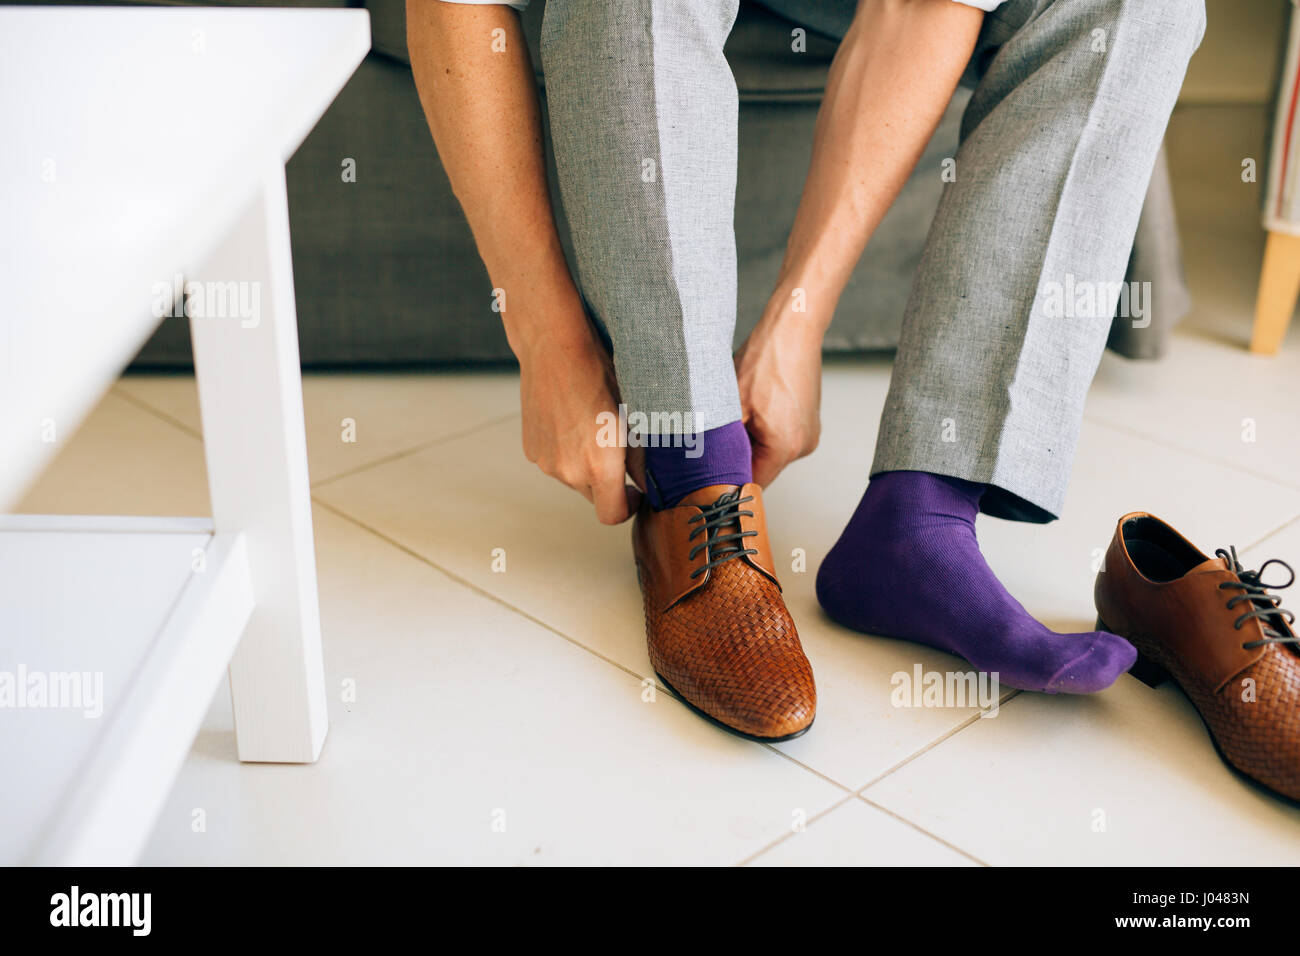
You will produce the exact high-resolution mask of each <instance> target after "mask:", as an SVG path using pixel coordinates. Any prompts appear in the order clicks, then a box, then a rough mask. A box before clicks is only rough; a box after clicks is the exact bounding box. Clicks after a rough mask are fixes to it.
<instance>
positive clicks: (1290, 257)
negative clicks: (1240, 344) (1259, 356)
mask: <svg viewBox="0 0 1300 956" xmlns="http://www.w3.org/2000/svg"><path fill="white" fill-rule="evenodd" d="M1297 294H1300V236H1293V235H1291V234H1289V233H1285V232H1270V233H1269V234H1268V244H1267V245H1266V246H1265V247H1264V267H1263V269H1262V270H1260V274H1259V294H1258V296H1257V297H1256V299H1255V328H1254V331H1253V332H1252V333H1251V337H1250V350H1251V351H1252V352H1262V353H1263V354H1265V355H1276V354H1277V350H1278V349H1279V348H1280V347H1281V345H1282V339H1283V338H1285V337H1286V328H1287V326H1288V325H1289V324H1290V323H1291V313H1292V312H1293V311H1295V303H1296V296H1297Z"/></svg>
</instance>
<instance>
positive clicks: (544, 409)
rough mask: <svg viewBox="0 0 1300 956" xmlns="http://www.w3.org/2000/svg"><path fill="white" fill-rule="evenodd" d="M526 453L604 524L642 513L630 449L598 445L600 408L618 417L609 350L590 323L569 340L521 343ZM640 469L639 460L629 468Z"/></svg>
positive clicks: (516, 351) (522, 405)
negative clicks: (582, 498)
mask: <svg viewBox="0 0 1300 956" xmlns="http://www.w3.org/2000/svg"><path fill="white" fill-rule="evenodd" d="M515 354H516V356H517V357H518V359H519V372H520V375H519V397H520V406H521V408H522V410H523V426H524V436H523V437H524V455H525V456H527V458H528V460H529V461H531V462H533V463H534V464H535V465H537V467H539V468H541V469H542V471H543V472H545V473H546V474H548V475H550V476H551V477H552V478H556V479H559V480H560V481H562V482H564V484H566V485H568V486H569V487H570V488H572V489H573V490H574V491H577V492H578V493H579V494H582V495H584V496H585V497H586V498H587V500H588V501H590V502H591V503H592V504H594V505H595V506H596V517H597V518H599V519H600V521H601V522H602V523H603V524H619V523H620V522H623V521H626V520H627V519H628V518H630V517H631V516H632V515H633V514H635V513H636V509H637V506H638V505H639V504H640V500H641V492H640V491H638V490H637V489H636V488H635V487H633V486H631V485H628V484H627V483H626V481H625V480H624V475H625V474H626V473H627V472H628V470H629V468H628V460H627V459H628V455H627V452H628V449H626V448H623V447H620V446H619V445H617V444H614V445H601V444H600V443H598V442H597V433H598V431H599V429H600V418H599V416H600V415H601V413H602V412H608V413H612V414H614V415H617V414H618V386H617V384H616V383H615V380H614V367H613V364H612V362H611V361H610V358H609V354H608V353H607V352H606V351H605V349H604V348H603V347H602V346H601V344H600V342H599V341H598V340H597V338H596V336H595V334H594V333H592V332H590V331H589V330H588V328H587V326H586V323H585V321H584V322H583V323H582V327H581V329H579V330H578V334H577V335H575V336H574V337H573V338H572V339H571V340H570V341H559V340H557V339H556V338H548V339H544V340H542V341H539V342H535V343H531V344H529V345H523V346H517V347H516V348H515ZM631 471H632V474H634V475H635V474H636V473H637V469H636V467H635V463H634V464H633V467H632V469H631Z"/></svg>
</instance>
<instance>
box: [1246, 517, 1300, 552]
mask: <svg viewBox="0 0 1300 956" xmlns="http://www.w3.org/2000/svg"><path fill="white" fill-rule="evenodd" d="M1297 522H1300V512H1298V513H1296V514H1294V515H1292V516H1291V517H1290V518H1288V519H1287V520H1286V521H1283V522H1282V523H1281V524H1280V525H1278V526H1277V527H1276V528H1274V529H1273V530H1272V531H1269V532H1267V533H1266V534H1264V535H1263V536H1262V537H1260V538H1257V539H1256V540H1254V541H1253V542H1251V543H1250V544H1248V545H1246V546H1245V547H1244V548H1242V549H1241V553H1242V554H1245V553H1246V552H1247V551H1250V550H1251V549H1252V548H1258V547H1259V546H1260V545H1261V544H1263V543H1264V542H1265V541H1267V540H1268V539H1269V538H1271V537H1273V536H1274V535H1277V534H1281V533H1282V532H1283V531H1285V530H1286V529H1287V528H1289V527H1291V526H1292V525H1294V524H1296V523H1297Z"/></svg>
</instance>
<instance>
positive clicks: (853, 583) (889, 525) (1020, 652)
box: [817, 471, 1137, 694]
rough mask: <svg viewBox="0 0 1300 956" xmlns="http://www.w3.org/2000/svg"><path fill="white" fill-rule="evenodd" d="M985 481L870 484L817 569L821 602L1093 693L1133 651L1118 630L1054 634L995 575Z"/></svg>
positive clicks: (860, 620) (1014, 682) (1026, 683)
mask: <svg viewBox="0 0 1300 956" xmlns="http://www.w3.org/2000/svg"><path fill="white" fill-rule="evenodd" d="M983 493H984V486H983V485H980V484H976V483H974V482H970V481H963V480H962V479H960V478H948V477H945V476H942V475H932V474H929V473H928V472H920V471H891V472H885V473H884V474H880V475H877V476H876V477H875V478H873V479H872V480H871V483H870V485H869V486H868V487H867V491H866V493H865V494H864V495H863V496H862V501H861V502H860V503H859V504H858V509H857V511H855V512H854V514H853V517H852V518H851V519H850V520H849V524H848V527H846V528H845V529H844V533H843V534H841V535H840V539H839V541H837V542H836V544H835V547H833V548H832V549H831V552H830V554H828V555H827V556H826V560H825V561H823V562H822V566H821V568H820V569H819V570H818V572H817V599H818V600H819V601H820V602H821V605H822V607H823V608H825V610H826V613H827V614H829V615H830V616H831V617H832V618H834V619H835V620H837V621H839V622H840V623H841V624H843V625H845V626H847V627H851V628H853V629H854V630H857V631H863V632H865V633H868V634H878V635H881V636H884V637H895V638H901V639H903V640H909V641H916V642H918V643H920V644H928V645H929V646H931V647H937V648H940V649H941V650H945V651H948V652H950V653H953V654H958V655H960V656H962V657H964V658H966V660H968V661H970V662H971V663H972V664H973V665H975V667H977V668H978V669H979V670H982V671H988V672H990V673H992V672H996V673H997V674H998V680H999V681H1000V682H1001V683H1003V684H1006V685H1007V686H1009V687H1018V688H1021V689H1022V690H1038V691H1046V692H1048V693H1070V694H1088V693H1093V692H1094V691H1098V690H1102V689H1103V688H1106V687H1109V686H1110V685H1111V684H1112V683H1114V681H1115V679H1116V678H1118V677H1119V675H1120V674H1122V673H1124V672H1125V671H1126V670H1128V669H1129V667H1131V666H1132V664H1133V660H1134V658H1135V656H1136V654H1137V652H1136V651H1135V650H1134V649H1133V646H1132V645H1131V644H1129V643H1128V641H1126V640H1124V639H1123V638H1121V637H1116V636H1115V635H1114V634H1105V633H1101V632H1091V633H1087V634H1057V633H1056V632H1054V631H1051V630H1048V629H1047V628H1046V627H1044V626H1043V625H1042V624H1039V623H1038V621H1036V620H1034V619H1033V618H1032V617H1031V616H1030V615H1029V612H1028V611H1026V610H1025V609H1024V608H1023V607H1021V605H1020V603H1019V602H1018V601H1016V599H1015V598H1013V597H1012V596H1011V595H1010V594H1009V593H1008V592H1007V590H1006V588H1004V587H1003V586H1002V583H1001V582H1000V581H998V579H997V577H996V576H995V575H994V574H993V571H992V570H991V569H990V568H989V566H988V564H987V563H986V562H985V560H984V556H983V555H982V554H981V553H980V549H979V544H978V542H977V541H976V540H975V515H976V514H977V513H978V511H979V500H980V496H981V495H982V494H983Z"/></svg>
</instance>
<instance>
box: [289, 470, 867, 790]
mask: <svg viewBox="0 0 1300 956" xmlns="http://www.w3.org/2000/svg"><path fill="white" fill-rule="evenodd" d="M312 501H314V502H315V503H316V504H318V505H320V506H321V507H322V508H324V509H325V510H326V511H329V512H330V513H332V514H334V515H336V516H338V517H340V518H342V519H344V520H345V521H348V522H351V523H352V524H354V525H356V526H357V527H358V528H361V529H362V530H364V531H366V532H368V533H369V534H371V535H374V536H375V537H376V538H378V539H379V540H380V541H383V542H384V543H386V544H389V545H392V546H393V547H394V548H397V549H398V550H399V551H401V552H402V553H403V554H406V555H408V556H409V557H412V558H414V559H415V560H417V561H419V562H421V563H423V564H426V565H428V566H429V567H431V568H433V569H434V570H435V571H438V572H439V573H440V574H442V575H444V576H445V577H446V578H448V579H449V580H451V581H454V582H455V583H457V584H460V585H462V586H464V587H466V588H468V589H469V590H471V591H473V592H475V593H476V594H479V595H481V596H483V597H485V598H488V599H489V600H491V601H492V602H493V603H495V604H498V605H500V606H501V607H503V608H505V609H506V610H508V611H511V612H513V613H515V614H517V615H519V616H520V617H522V618H524V619H525V620H527V621H530V622H532V623H533V624H536V625H537V626H538V627H542V628H545V629H546V630H548V631H550V632H551V633H552V634H555V635H556V636H557V637H560V638H562V639H563V640H565V641H567V642H568V643H569V644H571V645H573V646H574V647H577V648H579V649H581V650H584V651H586V652H587V653H589V654H591V655H592V656H593V657H595V658H597V659H598V660H602V661H604V662H605V663H606V664H609V665H611V666H613V667H615V668H617V669H618V670H620V671H622V672H623V673H625V674H627V675H628V676H630V677H633V678H635V679H636V680H637V681H645V680H650V681H653V682H654V686H655V688H656V690H657V692H660V691H661V692H663V693H664V694H666V695H668V697H670V698H671V699H673V700H675V701H677V702H678V703H679V704H681V705H682V706H683V707H685V706H687V705H686V702H685V701H683V700H682V699H681V697H680V696H678V695H677V694H675V693H673V692H672V691H671V690H669V689H668V688H667V687H665V686H664V685H663V682H662V681H661V680H659V679H658V677H657V675H656V676H654V677H649V678H647V677H645V676H644V675H642V674H638V673H637V672H636V671H634V670H632V669H631V668H629V667H626V666H625V665H623V664H620V663H619V662H618V661H616V660H614V659H613V658H611V657H609V656H607V655H605V654H602V653H601V652H600V651H598V650H596V649H595V648H593V647H589V646H588V645H586V644H584V643H583V642H582V641H579V640H578V639H576V638H574V637H571V636H569V635H568V634H565V633H564V632H563V631H561V630H560V629H559V628H556V627H555V626H553V625H551V624H548V623H546V622H545V621H543V620H542V619H541V618H539V617H536V616H534V615H532V614H530V613H529V612H527V611H525V610H524V609H523V608H521V607H518V606H517V605H514V604H511V603H510V602H509V601H507V600H505V599H504V598H502V597H501V596H500V595H497V594H493V593H492V592H491V591H488V590H486V589H485V588H483V587H481V586H480V585H477V584H475V583H473V582H472V581H469V580H468V579H466V578H463V577H461V576H460V575H458V574H456V573H455V572H454V571H451V570H449V569H447V568H444V567H443V566H442V565H440V564H438V563H437V562H436V561H432V560H430V559H429V558H427V557H425V556H424V555H422V554H420V553H419V552H417V551H415V550H413V549H411V548H409V547H407V546H406V545H404V544H402V543H401V542H399V541H394V540H393V539H392V538H390V537H389V536H388V535H386V534H384V533H383V532H382V531H379V530H378V529H376V528H372V527H371V526H370V525H368V524H366V523H365V522H364V521H361V520H360V519H359V518H356V517H354V516H352V515H350V514H348V513H347V512H345V511H342V510H340V509H339V508H338V507H337V506H336V505H332V504H329V503H328V502H325V501H322V500H320V499H319V498H316V497H314V496H313V498H312ZM724 733H725V731H724ZM751 742H752V743H755V744H757V745H759V746H761V747H764V748H765V749H767V750H769V751H771V752H772V753H774V754H776V755H777V756H778V757H781V758H782V759H784V760H786V761H789V762H790V763H792V764H794V765H795V766H796V767H798V768H800V769H801V770H804V771H807V772H808V773H810V774H812V775H813V776H815V777H818V778H819V779H821V780H823V781H825V782H826V783H828V784H830V785H831V786H833V787H835V788H837V789H839V790H842V791H844V793H845V794H846V795H847V796H850V797H851V796H853V795H854V791H853V788H852V787H850V786H848V785H847V784H843V783H840V782H839V781H838V780H836V779H834V778H833V777H830V776H827V775H826V774H825V773H823V772H822V771H820V770H818V769H817V768H816V767H810V766H809V765H808V764H806V763H804V762H803V761H801V760H798V759H797V758H795V757H792V756H791V755H790V754H788V753H785V752H784V751H783V750H781V749H779V748H778V747H777V746H776V745H775V744H769V743H763V742H761V741H757V740H755V741H751Z"/></svg>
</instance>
